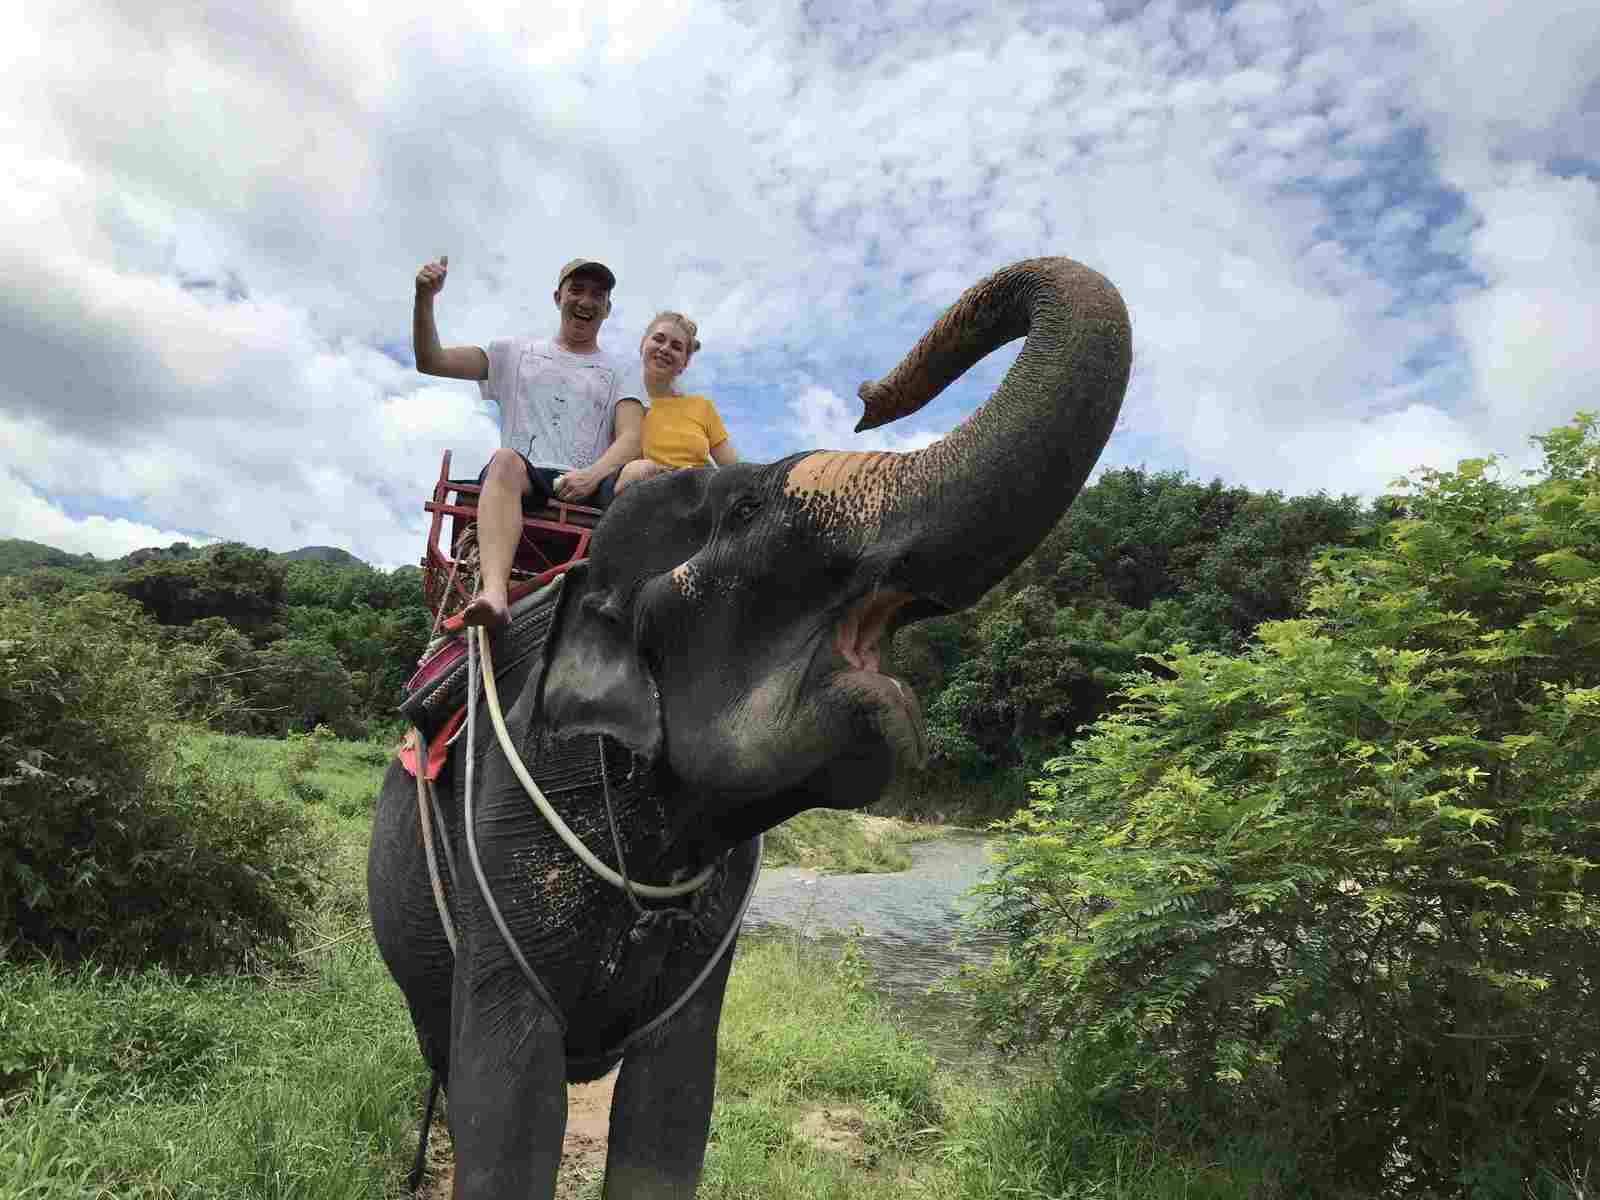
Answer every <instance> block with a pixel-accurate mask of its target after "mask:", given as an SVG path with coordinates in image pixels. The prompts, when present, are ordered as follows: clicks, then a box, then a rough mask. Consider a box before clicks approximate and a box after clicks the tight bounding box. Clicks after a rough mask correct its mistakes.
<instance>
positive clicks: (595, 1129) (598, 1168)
mask: <svg viewBox="0 0 1600 1200" xmlns="http://www.w3.org/2000/svg"><path fill="white" fill-rule="evenodd" d="M616 1086H617V1073H616V1072H615V1071H612V1072H611V1074H609V1075H607V1076H605V1077H604V1078H603V1079H597V1080H595V1081H594V1082H593V1083H575V1084H569V1085H568V1087H567V1136H566V1138H565V1139H563V1141H562V1143H561V1174H560V1176H559V1177H558V1178H557V1180H556V1200H574V1197H576V1196H578V1195H580V1194H581V1193H582V1192H583V1190H584V1187H585V1186H586V1185H587V1184H589V1183H590V1182H591V1181H593V1180H595V1179H598V1178H600V1176H601V1175H602V1174H603V1173H604V1172H605V1167H606V1129H607V1127H608V1125H609V1122H610V1119H611V1092H612V1089H613V1088H615V1087H616ZM413 1148H415V1144H414V1143H413ZM455 1175H456V1167H455V1151H454V1148H453V1147H452V1146H451V1145H450V1134H449V1132H448V1131H447V1130H446V1129H445V1127H444V1122H443V1121H441V1120H438V1119H437V1118H436V1119H435V1121H434V1126H433V1136H432V1138H430V1139H429V1142H428V1175H427V1178H425V1179H424V1180H423V1181H422V1186H421V1187H420V1188H418V1189H417V1196H418V1198H419V1200H450V1192H451V1189H452V1188H453V1187H454V1185H455Z"/></svg>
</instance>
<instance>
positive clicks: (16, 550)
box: [0, 538, 367, 575]
mask: <svg viewBox="0 0 1600 1200" xmlns="http://www.w3.org/2000/svg"><path fill="white" fill-rule="evenodd" d="M206 550H207V547H205V546H193V545H190V544H189V543H188V542H173V543H172V545H170V546H146V547H144V548H143V549H141V550H135V551H133V552H132V553H131V554H125V555H123V556H122V557H121V558H96V557H95V556H94V555H92V554H68V553H67V552H66V551H65V550H57V549H56V548H55V547H54V546H46V545H44V544H43V543H42V542H30V541H26V540H24V539H22V538H0V575H20V574H22V573H23V572H24V571H31V570H33V569H34V568H35V567H62V568H65V569H67V570H71V571H89V572H93V573H95V574H108V573H111V572H115V571H125V570H131V569H132V568H134V567H142V566H147V565H149V564H150V563H158V562H175V561H179V560H181V559H186V558H196V557H198V556H200V555H202V554H204V553H205V552H206ZM273 557H274V558H280V559H284V560H286V561H289V562H302V561H308V560H309V561H311V562H321V563H328V564H330V565H332V566H335V567H364V566H366V565H367V564H366V563H364V562H362V561H361V560H360V559H359V558H357V557H356V556H355V555H354V554H351V553H350V552H349V551H348V550H341V549H339V548H338V547H337V546H301V547H300V549H298V550H289V551H285V552H284V553H282V554H275V555H273Z"/></svg>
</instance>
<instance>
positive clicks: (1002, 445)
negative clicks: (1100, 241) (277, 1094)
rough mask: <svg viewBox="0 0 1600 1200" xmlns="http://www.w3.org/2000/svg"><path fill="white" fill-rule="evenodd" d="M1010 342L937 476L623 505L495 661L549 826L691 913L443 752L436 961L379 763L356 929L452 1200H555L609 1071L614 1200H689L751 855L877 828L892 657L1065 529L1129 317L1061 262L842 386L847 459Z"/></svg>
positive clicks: (1038, 265)
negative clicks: (374, 969) (597, 1086)
mask: <svg viewBox="0 0 1600 1200" xmlns="http://www.w3.org/2000/svg"><path fill="white" fill-rule="evenodd" d="M1024 335H1025V338H1026V340H1025V342H1024V345H1023V347H1022V350H1021V352H1020V353H1019V355H1018V356H1017V358H1016V360H1015V362H1014V363H1013V364H1012V365H1011V367H1010V368H1009V370H1008V371H1007V373H1006V375H1005V377H1004V379H1003V380H1002V382H1001V384H1000V386H999V387H998V389H996V391H995V392H994V393H993V394H992V395H991V396H990V397H989V398H988V400H987V401H986V402H985V403H984V404H982V405H981V406H980V407H979V408H978V409H977V410H976V411H975V412H974V413H973V414H971V416H969V417H968V418H967V419H966V420H965V421H964V422H962V423H961V424H959V425H958V426H957V427H956V428H955V429H953V430H952V431H951V432H949V433H948V434H947V435H946V436H945V437H943V438H942V439H941V440H939V441H937V442H935V443H933V444H932V445H930V446H928V447H926V448H924V449H921V450H917V451H914V452H909V453H890V452H870V453H869V452H846V451H835V450H816V451H807V452H804V453H798V454H792V455H789V456H788V457H786V458H783V459H781V460H780V461H777V462H773V463H767V464H757V463H737V464H733V465H730V466H725V467H721V468H711V467H706V468H699V469H689V470H680V471H674V472H670V473H667V474H664V475H661V476H659V477H657V478H655V479H652V480H651V481H649V482H647V483H641V484H638V485H636V486H635V487H633V488H631V489H628V490H627V491H625V492H624V493H623V494H622V495H620V496H618V497H617V499H616V500H615V502H614V503H613V504H612V505H611V507H610V508H609V510H608V511H607V512H606V514H605V516H604V518H603V519H602V520H601V521H600V522H599V524H598V525H597V527H596V529H595V531H594V535H593V540H592V542H591V544H590V548H589V549H590V552H589V556H588V558H587V560H586V561H584V562H581V563H578V564H575V565H574V566H572V567H571V568H570V569H569V570H568V571H567V572H566V573H565V575H564V576H563V577H562V579H561V582H560V583H559V585H558V586H557V585H552V586H551V587H550V588H549V589H547V593H541V594H540V599H539V601H538V603H537V604H535V605H534V606H533V608H532V609H531V611H530V615H529V617H528V618H527V619H528V620H530V621H532V622H533V623H534V624H535V625H536V626H537V628H536V629H535V630H534V638H533V641H534V643H535V645H536V649H534V650H532V651H530V652H529V653H528V654H526V655H525V656H524V658H523V660H522V661H520V662H516V663H509V662H506V661H504V660H505V659H506V658H507V654H506V653H505V652H504V647H503V646H502V642H503V640H504V635H502V634H495V635H493V637H492V638H491V639H490V641H489V645H490V648H491V651H492V652H493V651H497V650H498V651H500V652H499V653H497V654H496V655H495V656H496V657H497V659H499V660H500V665H501V666H502V667H503V668H504V669H503V670H502V673H501V674H500V676H499V680H498V688H497V690H498V692H499V693H500V694H501V695H504V696H505V697H506V698H507V704H508V705H509V709H508V710H507V712H506V714H505V720H504V726H505V730H506V735H507V738H508V744H510V745H511V746H512V747H513V748H514V749H515V750H516V751H517V752H518V753H519V755H520V757H521V758H522V760H523V761H524V762H525V763H526V769H527V770H528V772H529V773H530V775H531V777H532V779H533V780H534V781H535V782H537V784H538V786H539V788H540V789H541V790H542V791H543V793H544V794H545V796H546V797H547V798H548V801H549V803H550V804H551V805H552V806H553V808H554V809H555V810H556V811H557V812H558V813H559V814H560V815H561V816H562V817H563V818H564V819H565V820H566V821H567V822H568V824H569V825H570V826H571V827H572V829H573V831H574V832H575V833H576V834H577V836H578V837H579V838H580V839H581V840H582V841H583V843H584V844H586V845H587V846H589V847H591V848H594V849H595V851H596V857H598V858H599V859H601V860H602V862H605V863H606V864H607V865H608V866H610V867H612V868H614V869H615V870H616V871H617V872H618V873H619V874H622V875H625V876H628V877H630V879H631V880H635V881H636V880H647V881H655V882H656V883H657V884H658V885H661V886H666V885H667V884H670V883H673V882H678V881H684V880H687V879H689V878H690V877H691V876H697V875H703V874H705V873H706V872H708V871H709V878H708V880H707V881H706V882H705V884H704V886H702V887H700V888H699V889H698V890H697V891H695V892H694V893H693V894H692V895H690V896H687V897H684V898H679V899H667V900H659V899H651V898H647V897H641V896H640V895H639V894H637V892H635V891H630V890H628V889H625V888H623V889H619V888H617V887H615V886H613V885H612V884H611V883H608V882H605V881H603V880H602V879H600V878H599V877H597V876H596V875H595V874H594V872H592V871H591V870H590V869H589V868H587V867H586V866H584V865H582V864H581V863H580V862H579V861H578V859H577V858H576V857H575V856H574V855H573V854H572V853H571V852H570V851H569V850H568V849H567V848H566V847H565V846H564V845H563V844H562V843H561V842H560V841H559V840H558V838H557V836H556V835H555V834H554V833H553V832H552V831H551V829H550V827H549V826H548V824H547V823H546V822H545V820H544V819H543V818H542V817H541V816H540V815H539V814H538V813H537V812H536V811H535V809H534V805H533V804H532V803H530V801H529V799H528V797H527V795H525V793H524V788H523V786H522V785H521V784H520V783H519V782H518V780H517V778H516V774H515V765H514V764H512V763H511V762H509V761H508V758H507V755H506V754H505V753H504V751H503V750H502V749H501V747H500V744H499V743H498V741H497V739H496V738H494V737H489V736H487V735H485V736H482V737H479V738H477V739H476V740H475V742H474V749H473V757H472V760H471V763H470V764H468V762H467V761H466V755H465V750H464V744H463V741H461V740H458V741H457V742H456V743H455V745H454V746H453V748H452V750H451V752H450V753H451V757H450V759H449V762H448V764H447V765H446V767H445V768H444V770H443V772H442V773H441V775H440V794H441V798H440V800H439V802H438V804H437V806H436V808H435V812H436V813H437V814H438V815H439V818H440V819H439V821H438V822H437V831H436V832H437V834H438V836H439V838H440V839H441V840H442V841H443V846H442V850H443V852H444V856H445V858H446V859H448V860H449V861H450V862H451V863H452V864H453V866H454V867H455V868H458V869H459V872H460V883H459V885H455V884H454V883H452V885H451V886H450V888H449V889H448V891H449V895H448V901H449V911H450V912H451V913H452V914H453V919H454V921H455V923H456V931H457V932H456V937H457V939H458V945H457V947H456V949H455V951H454V952H452V949H451V946H450V944H449V941H448V940H447V931H446V929H445V926H444V922H443V919H442V918H441V915H440V911H439V909H438V907H437V906H436V904H435V900H434V896H433V894H432V892H431V890H430V886H429V873H428V864H427V860H426V856H425V852H424V848H423V841H424V833H425V832H426V831H424V830H423V829H422V828H421V818H420V817H419V806H418V804H417V802H416V796H415V790H414V789H415V786H416V785H415V781H414V780H412V779H411V778H410V777H409V776H408V775H407V774H406V773H405V771H404V770H403V768H401V767H400V766H399V764H398V763H391V764H390V767H389V769H388V772H387V774H386V776H385V778H384V781H383V785H382V790H381V793H380V795H379V798H378V802H377V809H376V814H375V818H374V826H373V833H372V842H371V849H370V853H369V859H368V891H369V908H370V912H371V917H372V927H373V932H374V937H375V939H376V941H377V944H378V947H379V950H380V953H381V954H382V956H383V959H384V961H385V963H386V964H387V966H388V968H389V970H390V972H391V974H392V975H393V976H394V978H395V980H396V981H397V982H398V984H399V985H400V988H401V990H402V992H403V993H404V995H405V998H406V1002H407V1004H408V1006H409V1009H410V1014H411V1017H412V1021H413V1023H414V1025H415V1028H416V1033H417V1039H418V1044H419V1046H420V1048H421V1051H422V1054H423V1057H424V1058H425V1059H426V1061H427V1063H428V1065H429V1066H430V1067H431V1068H432V1069H433V1071H434V1072H435V1078H436V1079H437V1080H442V1081H443V1086H444V1088H445V1091H446V1094H447V1097H448V1100H449V1105H448V1116H449V1122H450V1128H451V1133H452V1135H453V1139H454V1143H455V1148H456V1159H457V1165H456V1182H455V1196H456V1197H457V1198H458V1200H476V1198H479V1197H490V1196H494V1197H501V1196H519V1197H520V1196H539V1197H548V1196H551V1195H552V1194H553V1190H554V1186H555V1179H556V1173H557V1169H558V1167H559V1162H560V1155H561V1144H562V1134H563V1130H564V1127H565V1122H566V1090H565V1085H566V1084H567V1083H568V1082H580V1081H583V1080H586V1079H592V1078H597V1077H599V1076H600V1075H601V1074H603V1073H605V1072H607V1071H608V1070H609V1069H610V1068H611V1067H612V1066H614V1065H615V1064H616V1062H617V1061H618V1060H619V1059H620V1062H621V1071H620V1074H619V1076H618V1080H617V1084H616V1089H615V1096H614V1100H613V1104H612V1109H611V1116H610V1142H609V1149H608V1157H607V1162H606V1172H605V1195H606V1197H608V1198H610V1200H619V1198H621V1197H650V1198H655V1197H684V1198H687V1197H690V1196H692V1195H693V1193H694V1190H695V1187H696V1185H697V1182H698V1179H699V1176H700V1172H701V1168H702V1164H703V1160H704V1155H705V1148H706V1142H707V1137H708V1132H709V1125H710V1116H711V1107H712V1097H713V1090H714V1081H715V1070H716V1041H717V1027H718V1022H719V1019H720V1016H721V1008H722V997H723V989H724V985H725V984H726V981H727V977H728V966H729V962H730V960H731V958H732V954H731V945H732V942H733V939H735V938H736V936H737V923H738V917H739V915H740V913H741V912H742V900H743V898H744V897H745V895H746V893H747V892H748V890H749V888H750V886H751V881H752V879H753V877H754V873H755V872H756V870H757V868H758V861H757V859H758V838H759V835H760V834H761V832H762V831H764V830H767V829H770V828H771V827H773V826H775V825H777V824H778V823H780V822H782V821H784V820H785V819H787V818H788V817H790V816H792V815H794V814H796V813H798V812H801V811H803V810H805V809H809V808H814V807H832V808H841V809H854V808H860V807H862V806H865V805H867V804H869V803H871V802H872V801H873V800H874V799H876V798H877V797H878V796H879V795H880V794H881V793H882V791H883V789H884V787H885V786H886V785H887V783H888V782H889V780H890V779H891V777H892V775H893V773H894V772H895V771H896V770H897V769H899V768H904V767H906V766H912V765H917V764H919V763H921V762H922V760H923V758H924V755H925V750H924V744H925V733H924V729H923V724H922V716H921V713H920V711H919V710H918V705H917V702H916V699H915V697H914V696H913V695H912V693H911V692H910V690H909V689H907V688H905V687H903V686H902V685H901V684H900V683H899V681H897V680H896V679H894V678H893V677H892V676H891V675H890V674H887V673H885V672H884V670H883V669H882V659H881V656H882V653H883V649H884V644H885V639H887V638H889V637H891V636H892V633H893V631H894V630H895V629H897V628H898V627H899V626H900V625H902V624H904V623H906V622H911V621H916V620H920V619H924V618H927V617H929V616H933V615H937V614H941V613H950V612H954V611H957V610H960V609H962V608H965V607H968V606H970V605H972V604H973V603H975V602H976V601H977V600H978V599H979V598H980V597H981V596H982V595H983V594H984V593H985V592H986V591H987V590H988V589H989V588H990V587H991V586H992V585H994V584H995V583H996V582H998V581H999V580H1001V579H1002V578H1004V577H1005V576H1006V575H1007V574H1008V573H1009V572H1010V571H1011V570H1012V569H1013V568H1014V567H1015V566H1016V565H1017V564H1018V563H1020V562H1021V561H1022V560H1023V559H1024V558H1025V557H1026V556H1027V555H1028V554H1029V553H1030V552H1031V550H1032V549H1033V547H1034V546H1036V545H1037V544H1038V542H1039V541H1040V540H1041V539H1042V538H1043V537H1044V535H1045V534H1046V533H1048V532H1049V531H1050V529H1051V528H1052V527H1053V526H1054V525H1055V524H1056V522H1057V521H1058V520H1059V519H1060V517H1061V516H1062V515H1063V513H1064V512H1065V511H1066V509H1067V507H1068V505H1069V504H1070V503H1071V502H1072V500H1073V498H1074V497H1075V496H1076V495H1077V493H1078V491H1079V490H1080V489H1081V488H1082V486H1083V485H1084V482H1085V481H1086V479H1087V477H1088V475H1089V473H1090V471H1091V469H1092V468H1093V466H1094V464H1095V462H1096V460H1097V459H1098V458H1099V456H1100V453H1101V451H1102V449H1103V448H1104V446H1105V444H1106V442H1107V440H1108V438H1109V437H1110V434H1111V431H1112V428H1113V426H1114V425H1115V423H1116V420H1117V415H1118V411H1119V409H1120V407H1121V404H1122V398H1123V394H1124V392H1125V391H1126V389H1127V384H1128V378H1129V373H1130V371H1131V367H1132V333H1131V325H1130V321H1129V317H1128V313H1127V309H1126V307H1125V305H1124V303H1123V300H1122V297H1121V296H1120V295H1119V293H1118V292H1117V290H1116V288H1115V287H1114V286H1113V285H1112V284H1111V283H1110V282H1109V281H1108V280H1107V279H1106V278H1104V277H1103V276H1102V275H1100V274H1099V273H1097V272H1095V271H1093V270H1091V269H1089V268H1088V267H1085V266H1083V265H1081V264H1079V263H1077V262H1074V261H1072V260H1071V259H1066V258H1037V259H1030V260H1027V261H1023V262H1019V263H1015V264H1013V265H1011V266H1008V267H1005V268H1003V269H1001V270H998V271H996V272H994V273H993V274H991V275H990V276H988V277H987V278H985V279H984V280H982V281H981V282H979V283H978V284H976V285H974V286H973V287H971V288H970V289H968V290H967V291H966V292H965V293H963V295H962V296H961V297H960V299H959V300H958V301H957V302H956V303H955V304H954V305H953V306H952V307H951V308H950V309H949V310H947V311H946V312H945V313H944V314H943V315H942V316H941V317H940V318H939V319H938V321H937V322H936V323H935V324H934V325H933V326H932V328H931V329H930V330H929V331H928V332H927V333H926V334H925V335H924V336H923V337H922V339H921V340H920V341H919V342H918V343H917V344H916V346H915V347H914V348H913V349H912V351H911V352H910V353H909V354H908V355H907V356H906V357H905V358H904V360H903V361H902V362H901V363H900V364H899V365H898V366H896V367H895V368H894V369H893V370H892V371H891V372H890V373H889V374H888V375H886V376H884V377H883V378H882V379H881V380H880V381H878V382H875V383H864V384H862V385H861V388H860V391H859V396H860V398H861V400H862V402H863V405H864V414H863V416H862V418H861V421H860V423H859V424H858V426H857V429H858V430H864V429H870V428H874V427H876V426H879V425H882V424H884V423H886V422H888V421H892V420H894V419H896V418H899V417H902V416H905V415H908V414H910V413H912V412H915V411H916V410H918V409H919V408H921V407H922V406H923V405H925V404H927V403H928V401H930V400H931V399H933V398H934V397H935V396H937V395H938V394H939V393H940V392H941V391H942V390H943V389H944V388H945V387H946V386H947V385H949V384H950V383H951V382H952V381H953V380H955V379H956V378H958V377H959V376H960V375H961V374H962V373H963V372H964V371H966V370H967V369H968V368H969V367H971V366H972V365H973V364H974V363H976V362H977V361H978V360H980V359H981V358H983V357H984V356H985V355H987V354H988V353H990V352H991V351H992V350H994V349H995V348H997V347H999V346H1001V345H1003V344H1005V343H1007V342H1009V341H1012V340H1014V339H1016V338H1017V337H1021V336H1024ZM477 703H478V705H479V712H481V711H483V705H484V703H485V702H484V701H483V700H482V699H481V698H480V699H479V700H478V701H477ZM475 719H476V718H475ZM479 724H480V725H481V724H482V721H481V720H480V721H479ZM469 765H470V768H471V773H472V774H473V777H474V783H473V788H474V797H473V799H474V803H475V808H474V811H473V813H472V819H471V820H470V821H468V820H467V816H466V813H465V810H464V804H463V800H464V797H463V782H464V779H465V777H466V775H467V774H468V767H469ZM474 833H475V835H476V841H475V842H474V843H472V844H471V845H469V844H468V840H467V839H468V835H472V834H474ZM429 836H432V834H430V835H429ZM474 846H475V847H476V850H474V849H473V847H474ZM469 852H471V853H472V854H473V855H474V856H475V857H474V862H475V866H474V868H473V871H472V872H469V871H468V869H467V866H466V865H465V864H464V861H463V860H464V857H465V856H466V855H467V854H468V853H469ZM455 874H456V872H455V871H454V870H453V871H452V872H451V875H452V879H454V877H455ZM486 897H492V898H493V899H494V901H495V904H494V905H491V904H490V903H489V902H488V900H487V899H486ZM502 927H503V932H502ZM697 977H699V978H700V980H701V981H700V983H699V986H698V988H697V989H696V990H694V991H693V993H692V995H691V996H690V997H689V998H688V999H687V1000H686V1001H682V1002H681V1003H680V1004H679V1006H678V1007H676V1008H675V1009H674V1010H673V1011H671V1012H670V1013H668V1014H667V1015H666V1018H665V1019H660V1016H661V1014H662V1013H663V1009H664V1008H665V1007H666V1006H668V1005H669V1004H670V1003H672V1002H673V1001H674V1000H675V999H679V1000H681V997H682V996H683V994H684V993H685V991H686V989H688V987H689V985H690V984H691V983H692V982H694V981H695V979H696V978H697ZM640 1026H645V1028H644V1029H642V1030H641V1029H640V1028H639V1027H640Z"/></svg>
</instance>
